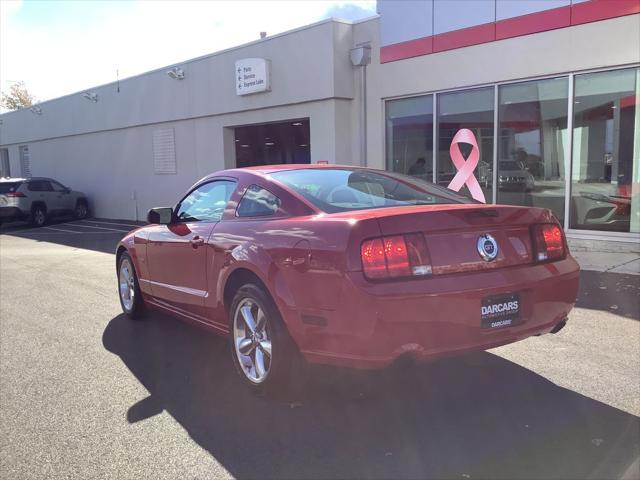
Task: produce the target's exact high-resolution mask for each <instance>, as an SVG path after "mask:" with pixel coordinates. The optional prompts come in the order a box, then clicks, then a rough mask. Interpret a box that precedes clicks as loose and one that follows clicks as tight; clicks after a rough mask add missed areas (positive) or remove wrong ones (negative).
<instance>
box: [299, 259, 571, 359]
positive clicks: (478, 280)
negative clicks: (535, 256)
mask: <svg viewBox="0 0 640 480" xmlns="http://www.w3.org/2000/svg"><path fill="white" fill-rule="evenodd" d="M578 282H579V267H578V264H577V263H576V261H575V260H574V259H573V258H572V257H570V256H569V257H567V258H566V259H564V260H561V261H558V262H553V263H548V264H541V265H526V266H520V267H511V268H505V269H499V270H491V271H484V272H473V273H460V274H450V275H439V276H434V277H431V278H424V279H418V280H410V281H400V282H384V283H371V282H368V281H367V280H365V279H364V277H363V275H362V273H361V272H350V273H349V274H348V275H347V276H346V277H345V281H344V285H343V288H342V294H341V299H340V302H339V305H340V307H339V308H338V309H335V310H331V311H315V312H306V313H307V314H311V315H313V318H315V319H323V320H324V321H321V322H318V321H317V322H315V324H313V325H310V324H305V323H304V322H303V318H304V317H303V315H304V312H297V311H296V312H293V311H290V312H289V314H288V317H289V318H287V321H288V323H289V322H296V323H297V325H298V326H299V325H303V326H302V327H298V328H294V329H291V328H290V331H291V334H292V336H293V337H294V340H295V341H296V342H297V344H298V346H299V347H300V350H301V351H302V353H303V354H304V356H305V357H306V358H307V360H309V361H311V362H314V363H324V364H333V365H341V366H349V367H355V368H382V367H385V366H387V365H389V364H390V363H392V362H393V361H394V360H396V359H397V358H398V357H400V356H402V355H410V356H412V357H414V358H416V359H418V360H426V359H430V358H436V357H440V356H446V355H452V354H456V353H463V352H469V351H474V350H486V349H489V348H493V347H497V346H500V345H505V344H508V343H512V342H515V341H518V340H523V339H525V338H527V337H530V336H532V335H539V334H543V333H549V332H550V331H552V330H554V329H556V327H559V328H561V326H560V324H561V323H562V322H564V321H566V319H567V316H568V314H569V312H570V311H571V309H572V308H573V306H574V304H575V300H576V296H577V293H578ZM500 294H518V295H519V298H520V314H519V316H520V321H519V322H518V323H517V324H516V325H512V326H505V327H499V328H493V329H487V328H482V326H481V313H480V312H481V305H482V300H483V299H484V298H486V297H487V296H493V295H500ZM559 328H558V330H559ZM558 330H556V331H558Z"/></svg>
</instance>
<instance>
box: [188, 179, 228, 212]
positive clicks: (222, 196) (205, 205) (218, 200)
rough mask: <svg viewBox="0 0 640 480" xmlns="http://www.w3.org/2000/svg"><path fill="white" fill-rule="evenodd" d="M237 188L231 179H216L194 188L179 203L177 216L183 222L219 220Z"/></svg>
mask: <svg viewBox="0 0 640 480" xmlns="http://www.w3.org/2000/svg"><path fill="white" fill-rule="evenodd" d="M235 188H236V182H234V181H231V180H216V181H214V182H209V183H205V184H204V185H200V186H199V187H198V188H196V189H195V190H193V191H192V192H191V193H189V195H187V196H186V197H184V199H183V200H182V201H181V202H180V203H179V204H178V207H177V210H176V216H177V217H178V220H179V221H181V222H204V221H209V222H211V221H216V222H217V221H219V220H220V219H221V218H222V214H223V213H224V209H225V208H226V206H227V203H228V202H229V199H230V198H231V194H232V193H233V191H234V190H235Z"/></svg>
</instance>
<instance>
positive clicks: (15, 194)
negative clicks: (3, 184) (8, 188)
mask: <svg viewBox="0 0 640 480" xmlns="http://www.w3.org/2000/svg"><path fill="white" fill-rule="evenodd" d="M5 196H7V197H9V198H25V197H26V195H25V194H24V193H22V192H7V193H5Z"/></svg>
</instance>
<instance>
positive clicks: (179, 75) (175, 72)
mask: <svg viewBox="0 0 640 480" xmlns="http://www.w3.org/2000/svg"><path fill="white" fill-rule="evenodd" d="M167 75H169V76H170V77H171V78H173V79H174V80H184V70H183V69H182V68H180V67H173V68H172V69H171V70H169V71H168V72H167Z"/></svg>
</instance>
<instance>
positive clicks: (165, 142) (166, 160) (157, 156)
mask: <svg viewBox="0 0 640 480" xmlns="http://www.w3.org/2000/svg"><path fill="white" fill-rule="evenodd" d="M153 171H154V173H155V174H156V175H175V174H176V173H178V167H177V165H176V143H175V136H174V132H173V128H162V129H158V130H154V132H153Z"/></svg>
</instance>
